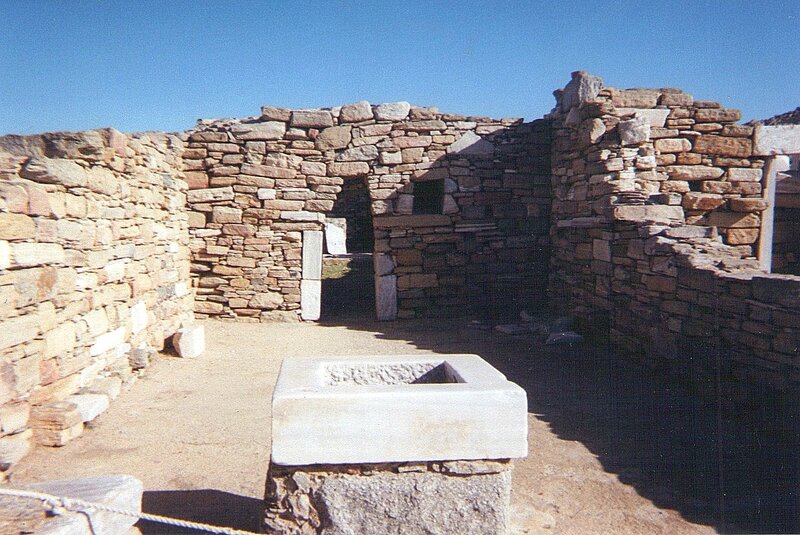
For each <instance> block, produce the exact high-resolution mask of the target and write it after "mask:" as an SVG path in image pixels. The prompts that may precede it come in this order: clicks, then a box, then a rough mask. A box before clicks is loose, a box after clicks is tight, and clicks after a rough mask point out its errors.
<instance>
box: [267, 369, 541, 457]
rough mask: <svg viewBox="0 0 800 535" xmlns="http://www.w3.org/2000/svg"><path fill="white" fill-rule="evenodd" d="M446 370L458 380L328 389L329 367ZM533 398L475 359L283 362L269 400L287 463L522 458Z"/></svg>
mask: <svg viewBox="0 0 800 535" xmlns="http://www.w3.org/2000/svg"><path fill="white" fill-rule="evenodd" d="M356 363H357V364H358V366H364V365H367V364H371V365H374V366H379V367H381V366H382V367H388V366H392V365H394V366H396V365H399V364H403V365H409V364H428V365H433V366H434V367H439V366H443V367H444V368H446V369H448V370H449V374H450V375H449V377H451V378H452V377H456V378H457V379H458V380H459V382H444V383H412V384H408V383H402V384H370V385H358V384H349V383H346V382H344V383H336V384H332V385H331V384H328V383H327V382H326V374H327V373H328V370H329V369H330V368H331V367H342V366H349V365H356ZM527 433H528V428H527V396H526V393H525V391H524V390H523V389H522V388H520V387H519V386H517V385H516V384H514V383H511V382H509V381H508V380H507V379H506V378H505V376H504V375H503V374H501V373H500V372H499V371H497V370H496V369H495V368H493V367H492V366H490V365H489V364H488V363H487V362H486V361H484V360H483V359H481V358H480V357H479V356H477V355H440V356H430V357H428V356H419V355H414V356H395V357H356V358H352V359H347V360H344V359H337V358H294V359H286V360H284V362H283V365H282V367H281V371H280V375H279V377H278V382H277V385H276V387H275V391H274V394H273V398H272V461H273V462H275V463H277V464H281V465H303V464H320V463H329V464H343V463H380V462H403V461H426V460H451V459H507V458H516V457H525V456H526V455H527V452H528V441H527Z"/></svg>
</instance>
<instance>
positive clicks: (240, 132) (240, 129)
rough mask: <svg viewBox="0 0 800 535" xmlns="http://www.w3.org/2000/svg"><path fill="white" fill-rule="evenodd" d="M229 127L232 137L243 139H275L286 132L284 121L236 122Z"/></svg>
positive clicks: (280, 137) (281, 137)
mask: <svg viewBox="0 0 800 535" xmlns="http://www.w3.org/2000/svg"><path fill="white" fill-rule="evenodd" d="M230 128H231V132H232V133H233V135H234V137H236V138H237V139H240V140H243V141H275V140H278V139H283V136H284V134H286V123H284V122H280V121H267V122H263V123H246V124H242V123H238V124H232V125H231V127H230Z"/></svg>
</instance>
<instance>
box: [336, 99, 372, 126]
mask: <svg viewBox="0 0 800 535" xmlns="http://www.w3.org/2000/svg"><path fill="white" fill-rule="evenodd" d="M372 118H373V114H372V106H370V104H369V102H367V101H366V100H360V101H358V102H355V103H353V104H346V105H344V106H342V109H341V111H340V112H339V122H342V123H357V122H361V121H367V120H369V119H372Z"/></svg>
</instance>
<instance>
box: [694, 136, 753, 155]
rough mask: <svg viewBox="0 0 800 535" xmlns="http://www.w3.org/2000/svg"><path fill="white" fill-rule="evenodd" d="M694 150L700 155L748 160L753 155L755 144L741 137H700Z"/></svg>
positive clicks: (695, 143)
mask: <svg viewBox="0 0 800 535" xmlns="http://www.w3.org/2000/svg"><path fill="white" fill-rule="evenodd" d="M693 150H694V151H695V152H699V153H700V154H712V155H716V156H736V157H739V158H747V157H748V156H750V155H752V154H753V142H752V141H751V140H750V139H748V138H741V137H725V136H712V135H708V136H700V137H699V138H697V139H696V140H695V142H694V148H693Z"/></svg>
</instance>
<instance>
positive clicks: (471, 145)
mask: <svg viewBox="0 0 800 535" xmlns="http://www.w3.org/2000/svg"><path fill="white" fill-rule="evenodd" d="M447 152H448V153H449V154H463V155H474V156H491V155H492V154H494V144H493V143H492V142H490V141H488V140H486V139H484V138H482V137H481V136H479V135H477V134H476V133H474V132H472V131H467V132H465V133H464V135H462V136H461V137H460V138H459V139H458V141H456V142H454V143H453V144H451V145H450V146H449V147H447Z"/></svg>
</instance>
